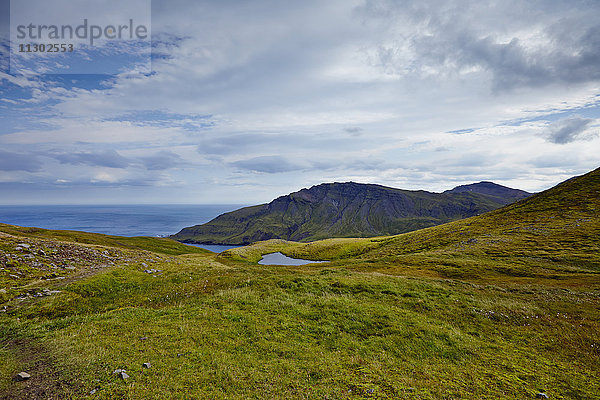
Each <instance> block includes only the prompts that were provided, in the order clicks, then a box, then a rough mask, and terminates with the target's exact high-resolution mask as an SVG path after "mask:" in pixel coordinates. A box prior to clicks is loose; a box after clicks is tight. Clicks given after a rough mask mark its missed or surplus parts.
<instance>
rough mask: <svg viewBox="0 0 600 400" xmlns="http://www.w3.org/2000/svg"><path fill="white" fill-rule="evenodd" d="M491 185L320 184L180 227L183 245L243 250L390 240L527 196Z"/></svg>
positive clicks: (178, 236) (489, 183)
mask: <svg viewBox="0 0 600 400" xmlns="http://www.w3.org/2000/svg"><path fill="white" fill-rule="evenodd" d="M529 195H530V193H528V192H525V191H522V190H517V189H511V188H507V187H505V186H501V185H497V184H494V183H492V182H480V183H476V184H472V185H466V186H459V187H457V188H455V189H452V190H449V191H446V192H444V193H432V192H427V191H424V190H418V191H411V190H402V189H394V188H390V187H386V186H381V185H373V184H360V183H354V182H346V183H324V184H320V185H316V186H313V187H311V188H309V189H302V190H300V191H298V192H294V193H291V194H289V195H285V196H281V197H278V198H277V199H275V200H273V201H272V202H270V203H268V204H261V205H257V206H251V207H245V208H241V209H239V210H236V211H232V212H229V213H225V214H222V215H220V216H218V217H216V218H215V219H213V220H211V221H209V222H207V223H205V224H202V225H195V226H192V227H188V228H184V229H182V230H181V231H180V232H178V233H177V234H175V235H172V236H171V238H173V239H175V240H179V241H182V242H188V243H206V244H230V245H245V244H249V243H253V242H257V241H261V240H268V239H285V240H293V241H314V240H319V239H325V238H331V237H373V236H381V235H394V234H399V233H404V232H409V231H414V230H417V229H421V228H426V227H430V226H435V225H439V224H443V223H446V222H450V221H454V220H458V219H462V218H467V217H471V216H474V215H478V214H482V213H485V212H488V211H491V210H494V209H497V208H499V207H501V206H504V205H506V204H509V203H512V202H514V201H517V200H520V199H522V198H525V197H527V196H529Z"/></svg>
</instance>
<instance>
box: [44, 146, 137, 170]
mask: <svg viewBox="0 0 600 400" xmlns="http://www.w3.org/2000/svg"><path fill="white" fill-rule="evenodd" d="M52 157H54V158H55V159H57V160H58V161H60V163H61V164H73V165H91V166H100V167H109V168H126V167H128V166H129V165H130V163H131V162H130V160H128V159H127V158H125V157H123V156H122V155H120V154H119V153H117V152H116V151H115V150H103V151H98V152H80V153H63V154H55V155H53V156H52Z"/></svg>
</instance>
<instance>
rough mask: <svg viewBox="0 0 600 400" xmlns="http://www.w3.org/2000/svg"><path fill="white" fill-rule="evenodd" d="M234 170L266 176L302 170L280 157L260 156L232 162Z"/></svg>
mask: <svg viewBox="0 0 600 400" xmlns="http://www.w3.org/2000/svg"><path fill="white" fill-rule="evenodd" d="M231 165H233V166H234V167H236V168H239V169H242V170H248V171H254V172H263V173H267V174H276V173H280V172H290V171H296V170H300V169H302V167H301V166H299V165H297V164H293V163H290V162H289V161H287V160H286V159H285V158H283V157H280V156H260V157H253V158H249V159H246V160H240V161H235V162H232V163H231Z"/></svg>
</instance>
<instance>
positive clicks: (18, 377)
mask: <svg viewBox="0 0 600 400" xmlns="http://www.w3.org/2000/svg"><path fill="white" fill-rule="evenodd" d="M29 378H31V375H29V374H28V373H27V372H19V373H18V374H17V375H16V376H15V381H17V382H20V381H26V380H27V379H29Z"/></svg>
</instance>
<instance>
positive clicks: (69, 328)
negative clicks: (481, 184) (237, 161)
mask: <svg viewBox="0 0 600 400" xmlns="http://www.w3.org/2000/svg"><path fill="white" fill-rule="evenodd" d="M597 176H598V174H591V176H587V177H584V178H580V180H579V181H578V182H579V183H577V181H576V180H574V181H571V182H568V183H567V184H565V185H566V187H565V186H559V187H558V188H556V189H553V191H551V192H550V193H548V192H547V193H542V194H540V195H536V196H534V198H532V199H530V200H528V201H526V202H520V203H517V204H515V205H512V206H509V207H507V208H504V209H502V210H499V211H495V212H493V213H490V214H486V215H483V216H480V217H475V218H472V219H468V220H464V221H457V222H454V223H450V224H446V225H443V226H440V227H435V228H428V229H424V230H421V231H417V232H413V233H408V234H403V235H397V236H392V237H379V238H369V239H329V240H325V241H320V242H314V243H309V244H306V243H294V242H286V241H277V240H276V241H267V242H261V243H256V244H254V245H252V246H248V247H246V248H240V249H234V250H230V251H227V252H224V253H222V254H221V255H214V254H210V253H207V252H199V251H197V250H196V249H195V248H191V247H187V246H186V247H185V248H183V247H182V248H180V247H178V246H179V245H177V244H172V243H168V244H167V242H165V241H162V240H159V239H152V238H147V239H144V240H137V239H133V241H134V242H126V241H123V240H122V238H116V237H106V238H104V237H103V236H102V235H94V236H88V235H87V234H82V236H81V237H79V236H78V235H77V233H68V234H66V233H63V232H58V233H55V232H53V231H43V232H39V231H37V232H33V233H32V232H27V231H25V232H21V231H19V229H17V228H14V227H9V228H6V227H0V231H4V232H6V231H9V232H7V233H9V234H10V235H12V236H7V235H5V236H1V237H0V246H3V247H1V250H2V254H4V255H6V254H15V253H16V251H15V250H14V249H15V246H16V245H18V244H19V243H23V242H25V241H26V242H27V243H26V244H29V245H30V248H29V249H28V250H26V251H22V252H21V253H19V254H20V255H19V257H11V259H14V260H16V261H18V262H19V263H21V264H22V265H21V264H19V265H11V266H8V265H7V266H4V267H3V268H5V270H6V269H8V270H10V272H11V274H13V275H14V273H15V272H16V271H17V270H18V271H19V272H20V273H21V277H20V278H18V279H15V278H6V277H5V278H2V279H4V280H1V281H0V285H4V286H0V288H2V287H4V288H5V289H8V290H7V293H6V294H4V295H3V296H4V297H2V299H1V301H2V303H1V304H0V308H2V307H6V311H5V312H0V343H2V346H0V398H10V399H19V398H36V397H35V396H33V395H32V393H34V394H35V393H37V395H38V397H40V395H39V393H40V392H41V390H42V389H43V388H47V387H49V386H48V385H49V384H52V385H53V386H51V387H52V390H46V391H45V393H46V395H45V396H41V397H43V398H52V399H68V398H77V399H79V398H93V399H120V398H128V399H189V398H211V399H238V398H248V399H252V398H269V399H361V398H373V399H398V398H402V399H457V398H465V399H499V398H504V399H516V398H518V399H527V398H535V397H536V394H537V393H539V392H543V393H546V394H547V395H548V396H549V397H550V398H553V399H594V398H600V396H599V395H598V393H600V380H598V379H597V378H598V373H599V371H600V334H599V332H600V280H599V279H598V278H599V271H600V268H599V265H600V263H599V261H600V260H599V258H598V254H600V252H599V251H598V245H599V243H598V237H599V236H598V232H599V230H598V224H599V218H598V215H597V214H596V210H598V208H596V207H597V206H598V204H597V203H598V201H599V199H598V196H596V197H594V196H593V194H594V193H597V191H598V190H600V184H599V183H598V181H597V179H598V178H597ZM569 193H570V195H569ZM571 197H573V199H571V200H569V199H570V198H571ZM557 199H558V200H557ZM581 199H583V200H581ZM579 200H581V201H579ZM84 240H93V243H84ZM115 243H117V244H115ZM134 243H135V245H134ZM123 244H126V245H123ZM40 249H46V250H45V251H44V253H45V254H44V253H41V252H40V251H39V250H40ZM168 249H171V250H168ZM173 249H177V251H176V252H175V253H177V252H180V251H181V252H183V251H184V250H187V249H189V253H187V254H184V253H180V254H173V253H172V252H171V251H172V250H173ZM158 250H160V251H161V252H157V251H158ZM167 251H169V252H167ZM274 251H281V252H283V253H285V254H288V255H292V256H299V257H302V258H309V259H326V260H330V262H329V263H325V264H312V265H306V266H262V265H258V264H257V263H256V262H257V261H258V260H259V259H260V257H261V255H262V254H266V253H270V252H274ZM104 252H107V253H108V256H107V257H109V258H107V257H105V256H106V254H105V253H104ZM103 254H104V256H103ZM26 255H31V257H25V256H26ZM65 257H66V258H65ZM61 259H66V260H67V261H68V264H69V265H72V266H73V267H74V269H72V270H66V269H63V268H60V266H58V269H57V270H55V271H56V272H55V273H56V274H58V275H60V276H58V277H64V279H55V278H52V279H39V276H40V275H44V274H47V273H48V272H49V271H47V270H46V269H47V268H49V267H48V265H47V264H48V263H54V264H57V265H58V262H59V261H60V260H61ZM20 260H23V261H22V262H21V261H20ZM149 268H151V269H156V270H160V272H157V271H151V272H152V273H147V272H144V271H145V270H148V269H149ZM0 272H2V273H5V272H6V271H0ZM61 274H62V275H61ZM2 276H3V275H0V277H2ZM44 288H49V289H53V290H58V291H60V292H57V293H54V294H52V295H45V296H34V295H30V296H23V294H24V293H40V291H43V289H44ZM17 297H21V298H17ZM32 349H34V350H35V351H34V352H35V353H38V354H43V355H44V357H40V356H38V357H37V358H36V357H32V356H27V355H28V354H30V353H32ZM145 362H149V363H151V365H152V366H151V368H149V369H144V368H142V363H145ZM117 368H125V369H126V370H127V373H128V374H129V375H130V378H129V379H127V380H126V381H123V380H121V379H120V378H118V377H117V376H116V375H114V374H113V371H114V370H115V369H117ZM20 370H28V371H31V372H32V375H33V377H32V379H31V380H30V381H26V382H18V383H16V382H12V381H11V378H12V376H14V374H15V373H16V372H18V371H20ZM47 371H51V372H52V373H51V374H49V373H47ZM44 377H46V378H44ZM40 388H42V389H40ZM92 391H94V392H93V394H90V393H91V392H92Z"/></svg>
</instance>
